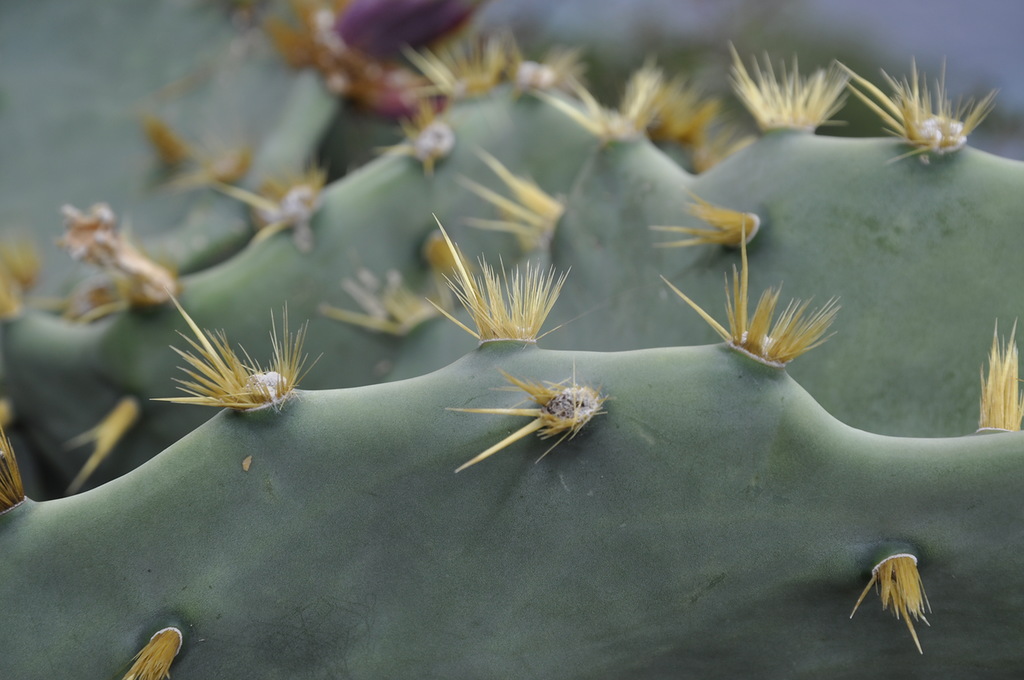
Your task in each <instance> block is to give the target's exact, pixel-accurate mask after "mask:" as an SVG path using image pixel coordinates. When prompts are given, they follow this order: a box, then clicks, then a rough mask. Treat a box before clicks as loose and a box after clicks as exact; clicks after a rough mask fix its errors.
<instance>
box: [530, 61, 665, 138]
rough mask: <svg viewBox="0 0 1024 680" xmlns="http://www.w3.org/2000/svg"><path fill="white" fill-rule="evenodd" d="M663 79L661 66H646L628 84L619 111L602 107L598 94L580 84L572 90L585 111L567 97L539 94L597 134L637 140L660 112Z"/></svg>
mask: <svg viewBox="0 0 1024 680" xmlns="http://www.w3.org/2000/svg"><path fill="white" fill-rule="evenodd" d="M663 82H664V75H663V74H662V72H661V69H658V68H656V67H655V66H653V65H651V64H647V65H645V66H644V67H643V68H641V69H640V70H638V71H637V72H636V73H634V74H633V75H632V76H631V77H630V79H629V82H628V83H626V91H625V94H623V96H622V102H621V103H620V105H619V109H618V110H617V111H611V110H609V109H606V108H604V107H603V106H601V105H600V104H599V103H598V102H597V100H596V99H595V98H594V95H592V94H590V92H589V91H587V89H586V88H585V87H583V86H582V85H580V84H579V83H574V84H573V85H572V87H571V89H572V92H573V93H574V94H575V95H576V96H577V97H578V98H579V99H580V101H581V102H582V103H583V111H580V110H579V109H578V108H576V107H575V106H573V105H572V104H570V103H569V102H567V101H565V100H564V99H560V98H558V97H554V96H552V95H550V94H547V93H543V92H542V93H539V95H540V96H541V97H542V98H543V99H544V100H545V101H547V102H548V103H550V104H551V105H552V106H554V107H555V108H557V109H558V110H559V111H561V112H562V113H564V114H566V115H567V116H569V117H570V118H571V119H573V120H574V121H575V122H576V123H578V124H579V125H580V126H581V127H583V128H584V129H585V130H587V131H588V132H590V133H591V134H592V135H594V136H595V137H597V138H599V139H601V140H602V141H604V142H610V141H614V140H627V139H634V138H636V137H639V136H641V135H644V134H646V133H647V128H648V126H650V125H651V124H652V123H653V122H654V120H655V117H656V116H657V113H658V97H659V93H660V92H661V90H662V84H663Z"/></svg>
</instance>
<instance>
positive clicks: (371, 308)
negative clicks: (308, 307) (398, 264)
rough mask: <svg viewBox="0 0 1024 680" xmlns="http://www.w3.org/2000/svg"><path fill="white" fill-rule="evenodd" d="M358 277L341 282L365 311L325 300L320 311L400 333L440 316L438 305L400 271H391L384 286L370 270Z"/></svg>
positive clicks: (349, 321) (328, 315)
mask: <svg viewBox="0 0 1024 680" xmlns="http://www.w3.org/2000/svg"><path fill="white" fill-rule="evenodd" d="M358 278H359V280H358V281H356V280H354V279H345V280H344V281H342V284H341V285H342V287H343V288H344V289H345V290H346V291H348V293H349V295H351V296H352V298H353V299H355V301H356V302H357V303H359V306H360V307H362V308H363V312H364V313H359V312H352V311H349V310H347V309H340V308H338V307H334V306H332V305H328V304H326V303H325V304H322V305H320V308H319V309H320V313H321V314H323V315H324V316H326V317H328V318H331V319H335V320H337V321H342V322H344V323H350V324H353V325H356V326H361V327H363V328H368V329H369V330H372V331H377V332H379V333H388V334H390V335H397V336H402V335H406V334H407V333H409V331H411V330H412V329H414V328H416V327H417V326H419V325H420V324H421V323H423V322H424V321H427V320H428V319H432V318H434V317H436V316H437V309H436V308H435V307H434V306H433V305H432V304H430V303H429V302H427V300H426V299H425V298H424V297H423V296H422V295H417V294H416V293H414V292H413V291H412V290H410V289H409V287H408V286H406V285H405V283H404V282H403V281H402V275H401V274H400V273H399V272H397V271H394V270H392V271H389V272H388V275H387V282H386V283H385V284H384V285H383V286H381V283H380V281H379V280H378V279H377V277H375V276H373V274H371V273H370V272H369V271H367V270H362V271H360V272H359V277H358Z"/></svg>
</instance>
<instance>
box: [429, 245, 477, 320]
mask: <svg viewBox="0 0 1024 680" xmlns="http://www.w3.org/2000/svg"><path fill="white" fill-rule="evenodd" d="M422 254H423V259H424V260H425V261H426V263H427V266H429V267H430V276H431V279H432V281H433V292H432V295H431V296H430V297H431V299H432V300H433V301H434V302H432V303H431V304H436V306H437V307H441V308H442V309H447V310H448V311H449V312H450V311H452V310H454V309H455V299H454V297H453V295H452V289H451V287H450V286H449V284H448V281H449V277H451V276H453V275H455V273H456V271H457V270H458V267H459V265H460V264H461V265H462V266H463V267H465V268H466V271H472V264H471V263H469V262H467V261H466V259H465V257H464V256H463V255H462V253H460V252H458V251H457V250H456V252H452V250H451V248H449V247H448V240H447V239H446V238H445V234H443V233H442V232H441V230H440V229H435V230H434V231H432V232H430V234H429V235H428V236H427V238H426V239H425V240H424V241H423V248H422ZM456 256H459V257H460V258H462V259H461V261H458V260H456V259H455V258H456Z"/></svg>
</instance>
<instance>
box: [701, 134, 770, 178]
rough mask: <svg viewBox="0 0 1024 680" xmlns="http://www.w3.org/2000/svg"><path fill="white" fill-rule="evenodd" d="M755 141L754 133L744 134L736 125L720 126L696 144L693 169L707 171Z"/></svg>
mask: <svg viewBox="0 0 1024 680" xmlns="http://www.w3.org/2000/svg"><path fill="white" fill-rule="evenodd" d="M754 141H755V137H754V136H753V135H747V134H744V133H743V132H742V131H741V130H740V129H739V128H738V127H736V126H735V125H725V126H722V127H718V128H716V129H715V130H713V131H712V132H710V133H709V134H708V135H707V136H706V137H705V138H704V139H703V140H701V141H700V142H698V143H697V144H696V145H695V146H694V148H693V171H694V172H696V173H697V174H700V173H702V172H707V171H708V170H710V169H711V168H713V167H714V166H716V165H718V164H719V163H721V162H722V161H723V160H725V159H726V158H728V157H729V156H731V155H733V154H734V153H736V152H737V151H739V150H740V149H743V148H745V147H748V146H750V145H751V144H753V143H754Z"/></svg>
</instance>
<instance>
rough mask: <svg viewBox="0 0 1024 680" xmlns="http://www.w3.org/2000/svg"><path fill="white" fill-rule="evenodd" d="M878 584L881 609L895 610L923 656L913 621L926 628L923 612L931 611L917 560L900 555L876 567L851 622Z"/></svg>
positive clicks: (855, 606)
mask: <svg viewBox="0 0 1024 680" xmlns="http://www.w3.org/2000/svg"><path fill="white" fill-rule="evenodd" d="M876 584H877V585H878V587H879V595H880V596H881V598H882V609H883V610H884V609H888V608H889V607H890V606H892V613H893V615H894V616H895V617H896V618H897V619H900V618H902V619H903V620H904V621H906V622H907V629H908V630H909V631H910V635H911V637H913V638H914V645H915V646H917V651H918V652H919V653H921V654H924V651H923V650H922V649H921V641H920V640H918V639H917V631H916V630H914V622H913V621H911V620H910V619H911V617H913V618H915V619H920V620H921V621H924V622H925V624H927V623H928V619H926V618H925V617H924V612H925V609H926V608H927V609H928V610H929V611H930V610H931V605H930V604H928V596H927V595H925V593H924V586H923V585H922V584H921V574H920V573H919V572H918V570H917V558H916V557H915V556H913V555H910V554H908V553H898V554H896V555H890V556H889V557H886V558H885V559H884V560H882V561H881V562H879V563H878V564H876V565H875V567H874V568H873V569H872V570H871V580H870V581H868V585H867V586H866V587H865V588H864V591H863V592H862V593H861V594H860V597H859V598H858V599H857V603H856V604H855V605H854V606H853V612H851V613H850V618H851V619H852V618H853V615H854V614H856V613H857V608H858V607H860V603H861V602H863V601H864V598H865V597H866V596H867V594H868V591H870V590H871V587H872V586H874V585H876Z"/></svg>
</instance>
